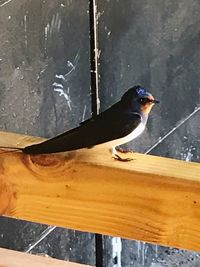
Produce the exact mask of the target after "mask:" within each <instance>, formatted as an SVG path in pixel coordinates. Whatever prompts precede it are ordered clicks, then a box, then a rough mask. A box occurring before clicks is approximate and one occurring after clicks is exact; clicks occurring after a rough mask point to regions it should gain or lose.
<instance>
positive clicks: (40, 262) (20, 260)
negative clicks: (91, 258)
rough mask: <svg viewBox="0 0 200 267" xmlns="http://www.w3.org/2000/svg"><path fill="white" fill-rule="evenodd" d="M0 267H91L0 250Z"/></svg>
mask: <svg viewBox="0 0 200 267" xmlns="http://www.w3.org/2000/svg"><path fill="white" fill-rule="evenodd" d="M0 267H89V265H82V264H78V263H72V262H66V261H60V260H55V259H52V258H47V257H44V256H35V255H30V254H26V253H22V252H17V251H12V250H8V249H3V248H0Z"/></svg>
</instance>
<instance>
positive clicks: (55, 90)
mask: <svg viewBox="0 0 200 267" xmlns="http://www.w3.org/2000/svg"><path fill="white" fill-rule="evenodd" d="M54 92H58V93H59V96H64V98H65V99H66V101H67V105H68V107H69V109H70V111H72V107H71V99H70V95H69V88H68V94H67V93H65V92H64V90H63V89H62V88H54Z"/></svg>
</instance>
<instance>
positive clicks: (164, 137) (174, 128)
mask: <svg viewBox="0 0 200 267" xmlns="http://www.w3.org/2000/svg"><path fill="white" fill-rule="evenodd" d="M198 111H200V106H198V107H196V108H195V109H194V111H193V112H192V113H190V114H189V115H188V116H187V117H186V118H184V119H183V120H181V121H180V122H179V123H178V124H177V126H175V127H173V128H172V129H171V130H170V131H169V132H168V133H166V134H165V135H164V136H163V137H162V138H159V139H158V141H157V142H156V143H155V144H154V145H153V146H151V147H150V148H149V149H147V151H146V152H145V154H148V153H149V152H151V151H152V150H153V149H154V148H155V147H157V146H158V145H159V144H160V143H162V142H163V141H164V140H165V139H166V138H167V137H168V136H170V135H171V134H172V133H173V132H175V131H176V130H177V129H178V128H179V127H181V125H183V124H184V123H185V122H186V121H188V120H189V119H190V118H191V117H193V116H194V115H195V114H196V113H197V112H198Z"/></svg>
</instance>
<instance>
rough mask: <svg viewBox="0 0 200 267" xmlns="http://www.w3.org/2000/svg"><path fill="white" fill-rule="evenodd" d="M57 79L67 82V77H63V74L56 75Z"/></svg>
mask: <svg viewBox="0 0 200 267" xmlns="http://www.w3.org/2000/svg"><path fill="white" fill-rule="evenodd" d="M55 77H56V78H58V79H61V80H63V81H66V79H65V77H64V75H62V74H59V75H58V74H56V76H55Z"/></svg>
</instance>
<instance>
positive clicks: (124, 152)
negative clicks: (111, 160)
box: [116, 147, 135, 154]
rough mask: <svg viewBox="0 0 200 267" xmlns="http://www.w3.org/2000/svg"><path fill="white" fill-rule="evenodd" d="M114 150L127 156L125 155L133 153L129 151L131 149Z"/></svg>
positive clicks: (118, 148) (119, 148)
mask: <svg viewBox="0 0 200 267" xmlns="http://www.w3.org/2000/svg"><path fill="white" fill-rule="evenodd" d="M116 150H117V151H118V152H120V153H123V154H127V153H135V152H134V151H133V150H131V149H126V150H125V149H123V148H121V147H117V148H116Z"/></svg>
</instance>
